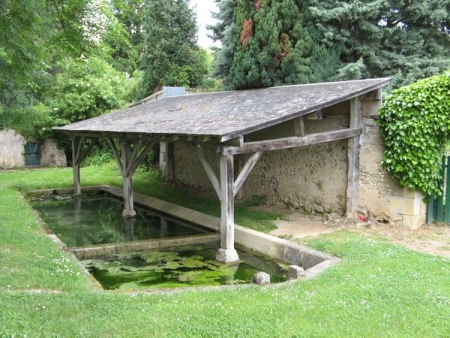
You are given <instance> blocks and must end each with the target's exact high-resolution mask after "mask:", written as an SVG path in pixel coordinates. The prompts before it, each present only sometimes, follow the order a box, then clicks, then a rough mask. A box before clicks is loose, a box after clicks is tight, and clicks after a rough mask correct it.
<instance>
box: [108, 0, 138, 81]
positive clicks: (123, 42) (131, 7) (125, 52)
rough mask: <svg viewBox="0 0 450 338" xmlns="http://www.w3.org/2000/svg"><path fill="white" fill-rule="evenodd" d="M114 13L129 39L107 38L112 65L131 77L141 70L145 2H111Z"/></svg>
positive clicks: (124, 0) (113, 0) (132, 0)
mask: <svg viewBox="0 0 450 338" xmlns="http://www.w3.org/2000/svg"><path fill="white" fill-rule="evenodd" d="M111 7H112V12H113V13H114V16H115V18H116V19H117V20H118V22H119V23H120V24H121V25H122V27H123V28H124V30H125V32H126V33H125V34H126V36H127V37H128V39H117V37H115V36H113V35H112V36H107V37H105V43H107V44H108V46H109V48H110V54H111V58H112V59H111V63H112V65H113V66H114V68H116V69H117V70H119V71H122V72H126V73H128V74H130V75H133V73H134V72H135V71H136V70H137V69H139V62H140V58H141V55H142V53H143V48H144V35H143V27H142V26H143V20H144V0H111Z"/></svg>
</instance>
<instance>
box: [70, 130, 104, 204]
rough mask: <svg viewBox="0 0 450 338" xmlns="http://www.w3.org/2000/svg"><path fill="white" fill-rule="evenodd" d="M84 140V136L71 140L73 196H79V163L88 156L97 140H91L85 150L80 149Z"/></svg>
mask: <svg viewBox="0 0 450 338" xmlns="http://www.w3.org/2000/svg"><path fill="white" fill-rule="evenodd" d="M85 140H86V138H85V137H84V136H74V137H73V138H72V168H73V194H74V195H75V196H80V195H81V184H80V165H81V162H83V160H84V159H85V158H86V156H87V155H89V152H90V151H91V150H92V148H93V147H94V146H95V145H96V144H97V142H98V139H96V138H94V139H91V143H89V144H88V146H87V147H86V149H85V150H83V149H82V147H83V142H84V141H85Z"/></svg>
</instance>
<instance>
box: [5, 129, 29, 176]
mask: <svg viewBox="0 0 450 338" xmlns="http://www.w3.org/2000/svg"><path fill="white" fill-rule="evenodd" d="M25 143H26V141H25V138H24V137H23V136H22V135H20V134H18V133H17V132H16V131H15V130H12V129H2V130H0V168H2V169H11V168H15V167H24V166H25V159H24V157H23V152H24V145H25Z"/></svg>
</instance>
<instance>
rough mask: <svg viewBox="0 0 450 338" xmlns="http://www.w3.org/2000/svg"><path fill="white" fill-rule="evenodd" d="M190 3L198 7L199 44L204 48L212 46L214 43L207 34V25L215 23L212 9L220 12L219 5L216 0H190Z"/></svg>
mask: <svg viewBox="0 0 450 338" xmlns="http://www.w3.org/2000/svg"><path fill="white" fill-rule="evenodd" d="M190 3H191V5H192V6H196V7H197V25H198V26H199V30H198V44H199V45H200V46H201V47H204V48H208V47H212V46H213V45H214V44H213V42H212V40H211V39H209V38H208V36H207V34H208V31H207V30H206V25H211V24H214V23H215V20H214V19H213V18H212V17H211V11H214V12H218V9H217V5H216V3H215V2H214V0H190ZM216 46H217V44H216Z"/></svg>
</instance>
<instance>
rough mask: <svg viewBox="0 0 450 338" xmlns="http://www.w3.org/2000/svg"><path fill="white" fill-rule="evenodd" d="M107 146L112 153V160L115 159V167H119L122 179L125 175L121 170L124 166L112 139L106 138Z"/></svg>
mask: <svg viewBox="0 0 450 338" xmlns="http://www.w3.org/2000/svg"><path fill="white" fill-rule="evenodd" d="M108 144H109V147H110V148H111V150H112V152H113V155H114V158H115V159H116V163H117V166H118V167H119V170H120V173H121V174H122V177H123V176H124V174H125V172H124V170H123V168H124V166H123V164H122V160H121V157H120V153H119V150H118V149H117V147H116V144H115V143H114V139H111V138H108Z"/></svg>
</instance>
